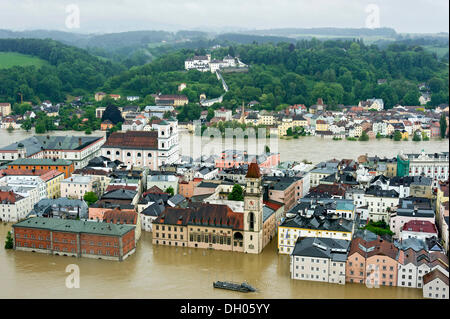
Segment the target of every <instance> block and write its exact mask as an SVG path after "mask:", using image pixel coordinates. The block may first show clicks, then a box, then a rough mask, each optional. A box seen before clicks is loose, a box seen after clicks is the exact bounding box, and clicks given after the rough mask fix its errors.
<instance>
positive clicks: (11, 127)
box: [6, 125, 14, 133]
mask: <svg viewBox="0 0 450 319" xmlns="http://www.w3.org/2000/svg"><path fill="white" fill-rule="evenodd" d="M6 130H7V131H8V133H11V132H12V131H14V127H13V126H12V125H10V126H8V128H7V129H6Z"/></svg>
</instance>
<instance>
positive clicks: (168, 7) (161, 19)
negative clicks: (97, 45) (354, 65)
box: [0, 0, 449, 33]
mask: <svg viewBox="0 0 450 319" xmlns="http://www.w3.org/2000/svg"><path fill="white" fill-rule="evenodd" d="M71 4H74V5H76V6H77V8H79V12H80V19H79V21H80V24H79V28H68V27H67V24H66V21H67V20H68V16H69V14H70V13H73V12H74V11H71V10H69V11H70V12H69V13H66V9H67V6H68V5H71ZM370 4H375V5H377V6H378V8H379V19H378V20H377V19H376V18H375V20H374V19H373V17H374V15H376V11H377V9H373V7H370V6H369V5H370ZM368 6H369V7H368ZM69 8H71V7H69ZM367 10H369V12H366V11H367ZM71 17H73V15H72V16H71ZM69 20H70V19H69ZM70 21H74V20H70ZM367 21H369V22H367ZM370 21H372V23H376V21H379V26H380V27H391V28H394V29H395V30H396V31H397V32H410V33H435V32H448V31H449V26H448V25H449V0H0V28H1V29H13V30H30V29H47V30H65V31H74V32H82V33H88V32H120V31H130V30H169V31H175V30H179V29H191V30H192V29H199V28H207V29H209V30H218V29H223V28H225V29H227V28H234V29H236V28H240V29H266V28H284V27H298V28H313V27H349V28H364V27H366V26H367V23H370ZM373 21H375V22H373ZM73 25H74V24H70V23H69V26H73ZM75 26H76V25H75Z"/></svg>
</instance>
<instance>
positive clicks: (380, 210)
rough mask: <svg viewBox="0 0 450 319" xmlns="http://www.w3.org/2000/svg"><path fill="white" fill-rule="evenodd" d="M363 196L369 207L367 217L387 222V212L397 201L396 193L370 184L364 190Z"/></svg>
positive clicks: (375, 220) (388, 212)
mask: <svg viewBox="0 0 450 319" xmlns="http://www.w3.org/2000/svg"><path fill="white" fill-rule="evenodd" d="M364 197H365V200H366V203H367V206H368V209H369V219H370V220H371V221H374V222H377V221H380V220H384V221H385V222H386V223H388V224H389V214H390V212H391V211H392V210H393V209H394V207H396V206H397V205H398V202H399V197H398V193H397V192H396V191H394V190H382V189H380V188H379V187H377V186H372V187H370V188H369V189H368V190H367V191H366V193H365V195H364Z"/></svg>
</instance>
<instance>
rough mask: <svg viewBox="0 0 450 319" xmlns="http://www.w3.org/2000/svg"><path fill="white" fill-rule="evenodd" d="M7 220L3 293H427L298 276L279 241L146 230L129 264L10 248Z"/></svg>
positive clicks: (0, 279) (0, 254) (0, 274)
mask: <svg viewBox="0 0 450 319" xmlns="http://www.w3.org/2000/svg"><path fill="white" fill-rule="evenodd" d="M10 228H11V226H10V225H4V224H1V225H0V244H1V247H0V287H2V288H3V289H0V298H87V299H91V298H122V299H126V298H156V299H159V298H161V299H167V298H168V299H170V298H200V299H203V298H225V299H229V298H297V299H298V298H313V299H320V298H327V299H330V298H331V299H332V298H387V299H391V298H421V297H422V290H420V289H408V288H396V287H381V288H366V286H365V285H360V284H346V285H343V286H341V285H334V284H326V283H315V282H309V281H300V280H291V279H290V277H289V257H288V256H286V255H278V254H277V252H276V241H275V240H274V241H272V243H270V244H269V245H268V246H267V247H266V248H265V249H264V251H263V253H262V254H259V255H250V254H242V253H232V252H220V251H212V250H203V249H190V248H180V247H178V248H177V247H168V246H153V245H152V242H151V233H145V232H144V233H143V234H142V237H141V239H140V241H139V243H138V245H137V249H136V253H135V254H134V255H132V256H130V257H129V258H128V259H126V260H125V261H123V262H115V261H106V260H95V259H88V258H79V259H77V258H74V257H63V256H50V255H45V254H39V253H29V252H21V251H13V250H8V251H7V250H5V249H3V246H4V238H5V237H6V233H7V231H8V230H9V229H10ZM69 264H76V265H78V266H79V268H80V288H78V289H76V288H74V289H68V288H66V286H65V280H66V277H67V276H68V275H69V273H66V272H65V270H66V267H67V266H68V265H69ZM215 280H230V281H237V282H242V281H248V282H249V283H250V284H251V285H253V286H254V287H256V288H257V289H258V292H257V293H252V294H242V293H238V292H233V291H226V290H221V289H214V288H213V287H212V283H213V281H215Z"/></svg>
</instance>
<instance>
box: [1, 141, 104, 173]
mask: <svg viewBox="0 0 450 319" xmlns="http://www.w3.org/2000/svg"><path fill="white" fill-rule="evenodd" d="M103 143H105V137H103V136H69V135H67V136H50V135H47V136H43V135H36V136H33V137H29V138H26V139H24V140H21V141H19V142H15V143H12V144H10V145H8V146H5V147H3V148H1V149H0V162H2V161H4V162H6V161H13V160H16V159H19V158H50V159H63V160H67V161H72V162H73V163H74V167H75V169H78V168H83V167H85V166H86V165H87V164H88V162H89V161H90V160H91V159H92V158H94V157H96V156H98V155H100V148H101V147H102V145H103Z"/></svg>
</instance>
